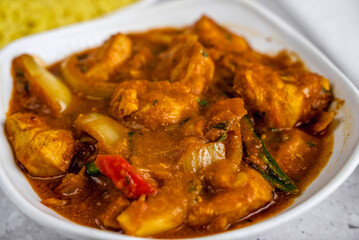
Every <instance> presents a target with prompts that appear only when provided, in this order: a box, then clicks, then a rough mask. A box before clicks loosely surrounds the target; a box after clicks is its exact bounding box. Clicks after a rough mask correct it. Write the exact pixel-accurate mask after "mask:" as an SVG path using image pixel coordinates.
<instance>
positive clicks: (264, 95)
mask: <svg viewBox="0 0 359 240" xmlns="http://www.w3.org/2000/svg"><path fill="white" fill-rule="evenodd" d="M233 88H234V90H235V91H236V92H237V93H238V94H239V95H240V96H241V97H242V98H243V99H244V102H245V104H246V108H247V109H248V110H250V111H251V112H252V113H258V115H260V116H262V117H263V119H264V122H265V123H266V126H268V127H271V128H291V127H293V126H295V125H296V124H300V123H306V122H309V121H310V120H311V119H312V118H313V117H314V116H315V115H316V114H317V113H318V112H319V111H321V110H323V109H325V108H326V107H327V106H328V104H329V102H330V101H331V97H332V94H331V92H330V85H329V81H328V79H326V78H324V77H322V76H319V75H317V74H314V73H310V72H304V71H303V72H301V73H287V74H286V75H283V74H281V73H280V72H279V71H274V70H272V69H270V68H269V67H266V66H264V65H261V64H256V63H254V64H250V65H248V66H245V67H242V68H241V69H239V71H238V73H237V75H236V77H235V79H234V86H233Z"/></svg>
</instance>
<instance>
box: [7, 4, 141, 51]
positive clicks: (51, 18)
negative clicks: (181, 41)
mask: <svg viewBox="0 0 359 240" xmlns="http://www.w3.org/2000/svg"><path fill="white" fill-rule="evenodd" d="M134 1H135V0H0V48H1V47H3V46H5V45H6V44H8V43H9V42H11V41H13V40H15V39H17V38H20V37H22V36H26V35H29V34H33V33H37V32H41V31H44V30H48V29H52V28H56V27H60V26H64V25H68V24H71V23H75V22H81V21H84V20H88V19H91V18H95V17H98V16H100V15H103V14H106V13H108V12H111V11H113V10H115V9H118V8H120V7H122V6H125V5H127V4H129V3H132V2H134Z"/></svg>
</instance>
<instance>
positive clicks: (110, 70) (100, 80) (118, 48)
mask: <svg viewBox="0 0 359 240" xmlns="http://www.w3.org/2000/svg"><path fill="white" fill-rule="evenodd" d="M131 54H132V42H131V39H130V38H128V37H127V36H126V35H123V34H121V33H119V34H116V35H114V36H112V37H111V38H110V39H109V40H107V41H106V42H105V43H104V44H103V45H102V46H101V47H99V48H96V49H92V50H89V51H86V52H82V53H79V54H74V55H72V56H70V57H68V58H67V59H65V60H64V61H63V62H62V64H61V73H62V75H63V77H64V80H65V82H66V83H67V84H68V85H70V86H71V87H72V88H74V89H75V90H77V91H80V92H83V93H84V94H85V95H86V96H87V97H92V98H94V97H95V98H111V96H112V94H113V92H114V90H115V89H116V86H117V83H115V82H111V81H110V80H111V77H112V75H113V74H114V73H115V71H116V69H117V68H118V67H120V66H121V65H122V64H124V63H125V62H126V61H127V60H128V59H129V58H130V57H131Z"/></svg>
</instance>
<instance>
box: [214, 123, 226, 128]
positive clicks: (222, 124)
mask: <svg viewBox="0 0 359 240" xmlns="http://www.w3.org/2000/svg"><path fill="white" fill-rule="evenodd" d="M212 128H217V129H223V130H227V124H226V123H217V124H216V125H214V126H212Z"/></svg>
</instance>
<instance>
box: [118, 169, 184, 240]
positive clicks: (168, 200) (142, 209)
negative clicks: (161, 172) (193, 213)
mask: <svg viewBox="0 0 359 240" xmlns="http://www.w3.org/2000/svg"><path fill="white" fill-rule="evenodd" d="M183 182H184V180H183V179H182V177H181V175H180V174H176V177H175V178H172V179H170V180H169V181H168V184H165V185H164V186H163V188H162V189H161V191H160V192H159V193H158V194H157V195H155V196H152V197H149V198H148V199H147V200H145V199H144V197H141V198H140V199H139V200H137V201H133V202H132V203H131V205H130V206H129V207H128V208H127V209H126V210H125V211H124V212H123V213H122V214H121V215H120V216H119V217H118V218H117V221H118V222H119V224H120V226H121V228H122V229H123V230H124V231H125V233H126V234H129V235H135V236H140V237H143V236H150V235H155V234H158V233H162V232H166V231H168V230H170V229H173V228H175V227H177V226H179V225H181V224H182V223H183V222H184V221H185V218H186V214H187V209H188V194H189V189H188V187H187V186H186V184H184V183H183Z"/></svg>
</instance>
